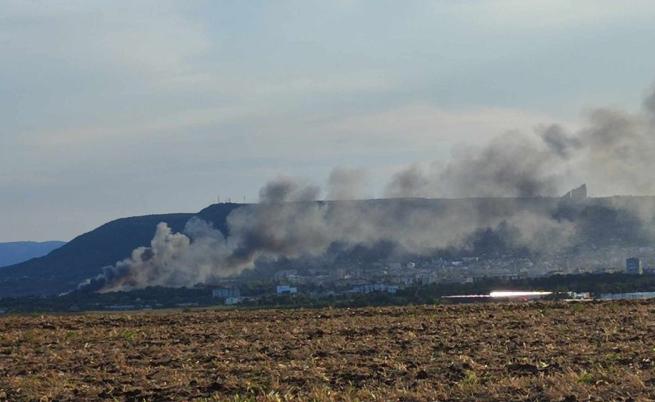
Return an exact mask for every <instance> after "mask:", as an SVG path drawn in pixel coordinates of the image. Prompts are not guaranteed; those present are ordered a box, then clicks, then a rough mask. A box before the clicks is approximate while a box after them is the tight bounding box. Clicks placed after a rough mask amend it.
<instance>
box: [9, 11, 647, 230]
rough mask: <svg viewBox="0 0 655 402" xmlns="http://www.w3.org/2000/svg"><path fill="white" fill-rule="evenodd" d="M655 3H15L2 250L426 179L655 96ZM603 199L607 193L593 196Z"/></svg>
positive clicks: (11, 23)
mask: <svg viewBox="0 0 655 402" xmlns="http://www.w3.org/2000/svg"><path fill="white" fill-rule="evenodd" d="M654 20H655V2H653V1H652V0H643V1H640V0H626V1H622V2H617V1H615V0H576V1H570V0H568V1H564V0H528V1H526V0H487V1H481V0H480V1H477V0H459V1H455V0H436V1H412V0H409V1H403V2H398V1H386V0H370V1H365V0H361V1H357V0H335V1H312V0H299V1H284V0H281V1H275V2H271V1H255V0H253V1H247V2H246V1H237V0H234V1H227V0H223V1H221V0H216V1H181V0H180V1H167V0H157V1H147V0H142V1H122V0H120V1H116V0H111V1H106V2H105V1H87V0H84V1H82V0H79V1H55V0H53V1H34V0H33V1H30V0H22V1H14V0H0V57H1V59H0V229H1V230H0V241H16V240H50V239H58V240H70V239H72V238H74V237H75V236H77V235H80V234H82V233H84V232H87V231H89V230H91V229H93V228H95V227H97V226H99V225H101V224H103V223H105V222H107V221H110V220H113V219H116V218H120V217H125V216H133V215H143V214H152V213H166V212H196V211H198V210H200V209H202V208H204V207H205V206H207V205H209V204H211V203H212V202H215V201H216V199H217V197H218V196H220V197H221V199H222V200H226V199H227V198H231V199H232V200H233V201H243V200H244V199H245V200H246V201H249V202H253V201H256V200H257V194H258V191H259V189H260V187H261V186H262V185H263V184H264V183H266V182H267V181H268V180H270V179H273V178H276V177H278V176H281V175H285V176H294V177H295V176H297V177H303V178H307V179H308V180H311V181H315V182H317V183H324V182H325V181H326V180H327V178H328V176H329V175H330V172H331V171H332V169H333V168H334V167H337V166H339V167H348V168H353V169H361V170H364V171H366V172H367V176H368V177H369V178H370V180H369V184H368V187H367V188H366V196H370V197H376V196H380V194H381V188H382V187H383V185H384V183H385V182H386V181H387V180H388V177H389V176H390V175H391V174H392V173H393V172H395V171H397V170H398V169H401V168H403V167H406V166H408V165H411V164H413V163H416V162H431V161H437V162H438V161H442V160H447V159H448V158H449V157H450V156H451V155H452V154H453V153H456V152H457V150H458V149H459V147H461V146H462V145H463V144H477V143H481V142H484V141H487V140H489V139H491V138H492V137H494V136H497V135H500V134H503V133H506V132H530V131H533V130H535V129H536V128H538V127H542V126H543V125H546V124H551V123H558V124H561V125H563V126H564V127H570V128H575V127H576V126H577V125H579V124H580V121H581V119H583V118H584V116H585V113H586V112H588V111H589V110H591V109H592V108H595V107H600V106H602V107H612V108H619V109H625V110H638V109H639V108H640V107H641V102H642V100H643V98H644V97H645V96H646V95H647V94H648V93H649V91H651V90H652V88H653V85H654V84H655V52H653V51H652V46H653V40H654V39H655V24H653V23H652V21H654ZM592 192H593V189H592Z"/></svg>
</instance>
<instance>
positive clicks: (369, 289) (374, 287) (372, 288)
mask: <svg viewBox="0 0 655 402" xmlns="http://www.w3.org/2000/svg"><path fill="white" fill-rule="evenodd" d="M351 292H352V293H374V292H387V293H390V294H396V292H398V286H389V285H382V284H366V285H359V286H355V287H353V288H352V290H351Z"/></svg>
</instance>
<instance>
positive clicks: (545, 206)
mask: <svg viewBox="0 0 655 402" xmlns="http://www.w3.org/2000/svg"><path fill="white" fill-rule="evenodd" d="M652 155H655V94H653V95H651V96H650V97H649V98H648V99H646V100H645V102H644V111H643V112H642V113H638V114H629V113H626V112H621V111H616V110H609V109H598V110H595V111H593V112H592V113H591V114H590V115H589V121H588V124H587V125H586V127H584V128H582V129H579V130H576V131H573V132H569V131H567V130H566V129H564V128H562V127H560V126H558V125H551V126H547V127H543V128H541V129H539V130H537V133H536V135H531V136H530V135H525V134H520V133H508V134H504V135H502V136H499V137H498V138H496V139H494V140H492V141H491V142H490V143H489V144H487V145H486V146H484V147H481V148H472V149H470V150H468V151H466V152H464V153H462V154H461V155H458V156H457V157H455V158H454V159H453V160H452V161H450V162H449V163H447V164H446V165H445V166H443V167H442V168H436V167H432V168H429V169H424V168H422V167H421V166H419V165H414V166H411V167H409V168H407V169H405V170H403V171H401V172H398V173H397V174H396V175H394V176H393V178H392V180H391V182H390V183H389V184H388V185H387V187H386V193H385V194H386V195H387V196H390V197H446V198H449V197H461V198H468V197H518V198H516V199H505V200H504V201H503V202H501V203H497V202H494V201H493V200H486V201H485V200H481V199H467V200H459V201H458V202H457V203H453V202H448V201H447V200H441V201H439V200H378V201H367V202H355V201H347V200H352V199H355V198H357V197H358V196H360V194H361V188H362V187H363V186H364V184H365V179H364V172H363V171H359V170H347V169H342V168H340V169H336V170H335V171H334V172H333V173H332V175H331V176H330V179H329V183H328V198H329V199H332V200H343V201H333V202H322V201H317V200H318V198H319V195H320V188H319V187H318V186H316V185H314V184H312V183H308V182H306V181H302V180H293V179H290V178H280V179H278V180H275V181H272V182H270V183H268V184H266V185H265V186H264V187H263V188H262V189H261V191H260V202H259V203H258V204H254V205H248V206H244V207H241V208H238V209H237V210H235V211H233V212H232V213H231V214H230V216H229V217H228V222H227V223H228V233H225V234H223V233H221V232H219V231H218V230H216V229H214V228H213V227H212V226H211V224H209V223H207V222H204V221H202V220H200V219H197V218H194V219H192V220H191V221H189V222H188V224H187V226H186V228H185V230H184V233H172V231H171V230H170V228H168V226H167V225H166V224H165V223H161V224H160V225H159V226H158V227H157V231H156V233H155V236H154V238H153V240H152V243H151V245H150V247H142V248H139V249H136V250H134V252H133V253H132V255H131V257H130V258H128V259H126V260H124V261H121V262H119V263H117V264H116V265H115V266H113V267H108V268H106V269H105V272H104V273H103V275H101V276H99V277H98V278H95V279H93V280H92V281H91V286H93V287H94V288H97V289H100V290H101V291H112V290H122V289H133V288H141V287H146V286H155V285H161V286H192V285H195V284H197V283H206V282H211V281H212V280H215V279H217V278H222V277H228V276H231V275H235V274H238V273H240V272H242V271H243V270H244V269H247V268H251V267H253V266H254V264H255V263H256V262H257V261H258V260H260V259H272V260H275V259H279V258H296V257H301V256H320V255H323V254H325V253H326V252H327V251H328V250H329V249H330V247H331V246H333V245H335V244H339V245H341V246H343V247H345V248H346V249H347V248H353V247H359V246H364V247H374V246H375V245H377V244H380V243H381V242H384V243H386V244H390V245H391V246H390V247H392V248H393V249H394V252H396V253H399V254H403V253H406V254H413V255H431V254H433V253H435V252H437V251H439V250H444V249H470V248H471V247H472V242H473V241H474V239H475V238H476V236H477V235H479V234H480V233H482V232H484V231H492V232H493V233H495V234H496V235H497V236H499V237H500V238H501V239H502V242H503V243H504V244H506V245H507V246H508V247H511V248H521V249H525V250H529V251H531V252H535V253H549V252H553V251H557V250H559V249H561V248H562V247H565V246H566V245H567V244H569V243H570V242H571V240H572V239H573V238H574V237H575V236H579V235H580V233H579V229H578V228H576V226H575V224H574V222H572V221H571V220H569V219H566V218H563V217H562V216H561V214H559V213H558V208H559V207H560V203H559V202H557V200H555V201H553V198H549V199H548V198H544V199H541V198H535V199H534V200H533V202H528V203H525V202H523V201H522V200H521V199H522V198H526V197H527V198H534V197H540V196H547V197H553V196H556V195H559V194H563V193H564V192H565V191H566V190H568V189H569V188H568V187H567V186H571V187H572V186H573V185H574V184H575V185H578V184H580V183H581V182H583V180H582V179H583V178H584V179H585V180H584V181H587V182H588V183H589V184H590V187H591V188H592V189H594V190H596V191H599V192H600V193H611V192H614V193H628V194H644V193H653V192H654V191H655V177H654V176H653V175H652V173H651V172H652V171H653V168H655V159H653V158H652ZM540 200H541V201H540ZM611 208H616V209H617V210H621V211H623V212H624V213H626V214H630V216H634V217H635V219H637V222H642V223H646V224H648V225H650V223H651V222H652V220H653V209H652V208H651V209H648V208H646V209H643V208H640V209H635V208H634V207H632V206H627V205H612V206H611Z"/></svg>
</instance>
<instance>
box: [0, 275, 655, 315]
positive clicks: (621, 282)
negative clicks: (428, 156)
mask: <svg viewBox="0 0 655 402" xmlns="http://www.w3.org/2000/svg"><path fill="white" fill-rule="evenodd" d="M239 289H240V290H241V294H242V296H245V297H246V298H245V299H244V300H243V302H242V303H241V304H240V305H239V307H242V308H267V307H289V308H291V307H328V306H332V307H363V306H386V305H407V304H436V303H443V302H452V301H449V300H447V299H443V297H444V296H450V295H474V294H488V293H489V292H491V291H494V290H526V291H532V290H543V291H551V292H554V293H564V292H570V291H572V292H590V293H592V294H593V295H599V294H602V293H627V292H644V291H655V275H627V274H582V275H555V276H549V277H542V278H532V279H519V280H501V279H497V278H487V279H483V280H480V281H477V282H474V283H468V284H427V285H420V284H419V285H415V286H411V287H407V288H404V289H399V290H398V291H397V292H396V293H395V294H390V293H386V292H375V293H367V294H357V293H341V294H333V295H325V294H326V293H325V291H326V290H327V289H320V288H312V289H309V288H307V289H305V288H300V289H299V290H300V293H298V294H294V295H276V294H274V293H272V289H273V285H272V284H271V283H268V282H266V283H264V282H258V283H250V284H248V285H240V286H239ZM321 294H322V295H323V296H318V295H321ZM222 304H223V302H222V300H221V299H216V298H213V297H212V294H211V289H210V288H206V287H198V288H163V287H151V288H146V289H139V290H134V291H131V292H113V293H104V294H102V293H93V292H88V291H77V292H72V293H69V294H67V295H62V296H52V297H45V298H43V297H25V298H6V299H1V300H0V310H5V311H6V312H16V313H22V312H70V311H90V310H112V309H115V310H130V309H134V310H137V309H147V308H152V309H162V308H180V307H207V306H217V305H222Z"/></svg>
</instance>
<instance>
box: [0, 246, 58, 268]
mask: <svg viewBox="0 0 655 402" xmlns="http://www.w3.org/2000/svg"><path fill="white" fill-rule="evenodd" d="M64 244H66V242H63V241H44V242H35V241H15V242H8V243H0V268H2V267H6V266H9V265H14V264H19V263H21V262H24V261H28V260H31V259H32V258H38V257H43V256H44V255H48V254H49V253H50V252H51V251H52V250H55V249H58V248H59V247H61V246H63V245H64Z"/></svg>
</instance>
